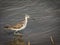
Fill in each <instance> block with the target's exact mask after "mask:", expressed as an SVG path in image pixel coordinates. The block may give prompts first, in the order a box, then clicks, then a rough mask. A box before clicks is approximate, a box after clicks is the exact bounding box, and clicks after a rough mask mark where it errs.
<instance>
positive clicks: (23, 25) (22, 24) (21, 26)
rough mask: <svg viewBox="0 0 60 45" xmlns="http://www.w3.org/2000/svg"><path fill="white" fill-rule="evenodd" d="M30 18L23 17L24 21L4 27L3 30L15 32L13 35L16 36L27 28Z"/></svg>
mask: <svg viewBox="0 0 60 45" xmlns="http://www.w3.org/2000/svg"><path fill="white" fill-rule="evenodd" d="M29 18H30V16H29V15H25V18H24V20H22V21H20V22H19V23H17V24H16V25H11V26H5V27H4V28H6V29H10V30H15V32H14V34H16V32H17V31H19V30H23V29H25V28H26V26H27V22H28V19H29Z"/></svg>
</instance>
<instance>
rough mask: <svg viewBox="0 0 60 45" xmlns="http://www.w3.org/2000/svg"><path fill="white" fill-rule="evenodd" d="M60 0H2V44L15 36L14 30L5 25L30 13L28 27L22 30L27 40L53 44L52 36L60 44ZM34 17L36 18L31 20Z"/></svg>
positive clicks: (15, 21) (40, 43)
mask: <svg viewBox="0 0 60 45" xmlns="http://www.w3.org/2000/svg"><path fill="white" fill-rule="evenodd" d="M59 5H60V1H59V0H12V1H11V0H0V45H5V44H6V42H7V41H10V40H11V39H12V38H13V32H14V31H12V30H6V29H4V28H3V27H4V26H5V25H9V24H10V25H13V24H16V23H17V22H19V21H21V19H23V18H24V16H25V14H28V15H30V17H31V18H30V19H29V21H28V25H27V27H26V28H25V29H24V30H22V33H23V34H24V39H25V41H28V40H30V41H31V45H51V41H50V36H51V35H52V36H53V38H54V39H55V43H56V45H59V44H60V32H59V31H60V6H59ZM32 18H34V20H31V19H32Z"/></svg>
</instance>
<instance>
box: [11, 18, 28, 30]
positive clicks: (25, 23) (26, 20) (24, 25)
mask: <svg viewBox="0 0 60 45" xmlns="http://www.w3.org/2000/svg"><path fill="white" fill-rule="evenodd" d="M27 22H28V19H27V17H25V22H24V24H23V26H22V27H21V28H19V29H11V30H16V31H19V30H22V29H24V28H26V25H27Z"/></svg>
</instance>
